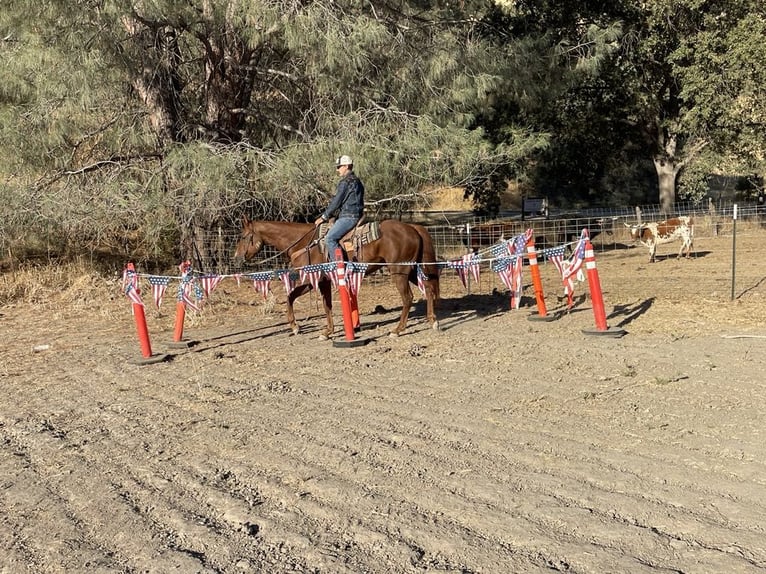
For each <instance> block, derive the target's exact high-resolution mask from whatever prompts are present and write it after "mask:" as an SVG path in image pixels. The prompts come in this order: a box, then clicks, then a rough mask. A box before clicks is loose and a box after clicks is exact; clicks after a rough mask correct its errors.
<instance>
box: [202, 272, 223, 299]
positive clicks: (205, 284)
mask: <svg viewBox="0 0 766 574" xmlns="http://www.w3.org/2000/svg"><path fill="white" fill-rule="evenodd" d="M221 279H223V277H221V276H220V275H205V276H203V277H200V278H199V281H200V283H201V284H202V292H203V293H204V294H205V297H206V298H208V299H209V298H210V295H211V294H212V293H213V291H215V288H216V287H218V284H219V283H220V282H221Z"/></svg>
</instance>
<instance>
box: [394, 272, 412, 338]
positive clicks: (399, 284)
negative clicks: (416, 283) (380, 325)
mask: <svg viewBox="0 0 766 574" xmlns="http://www.w3.org/2000/svg"><path fill="white" fill-rule="evenodd" d="M391 278H392V279H393V281H394V284H395V285H396V288H397V289H398V290H399V295H401V297H402V316H401V317H400V318H399V324H398V325H397V326H396V328H395V329H394V330H393V331H391V334H392V335H394V336H398V335H401V334H402V333H403V332H404V330H405V329H406V328H407V317H409V314H410V308H411V307H412V289H410V281H409V279H408V276H407V274H406V273H395V274H392V275H391Z"/></svg>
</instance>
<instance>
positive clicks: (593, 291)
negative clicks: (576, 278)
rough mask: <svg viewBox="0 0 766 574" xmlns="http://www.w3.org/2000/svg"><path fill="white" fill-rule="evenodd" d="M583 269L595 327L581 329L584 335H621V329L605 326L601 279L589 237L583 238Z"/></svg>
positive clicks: (622, 331)
mask: <svg viewBox="0 0 766 574" xmlns="http://www.w3.org/2000/svg"><path fill="white" fill-rule="evenodd" d="M585 269H586V271H587V273H588V288H589V289H590V299H591V304H592V305H593V315H594V318H595V322H596V329H595V330H591V329H583V333H585V334H586V335H608V336H610V337H622V336H623V335H624V334H625V331H624V330H623V329H614V328H610V327H607V324H606V312H605V311H604V296H603V293H602V292H601V281H600V280H599V278H598V270H597V269H596V256H595V254H594V253H593V245H592V244H591V242H590V239H586V240H585Z"/></svg>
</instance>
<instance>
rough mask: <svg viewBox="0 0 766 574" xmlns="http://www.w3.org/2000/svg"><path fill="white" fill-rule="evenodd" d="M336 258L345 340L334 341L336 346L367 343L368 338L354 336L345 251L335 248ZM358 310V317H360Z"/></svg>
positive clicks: (352, 345) (353, 345)
mask: <svg viewBox="0 0 766 574" xmlns="http://www.w3.org/2000/svg"><path fill="white" fill-rule="evenodd" d="M335 259H336V260H337V262H338V293H339V294H340V304H341V308H342V309H343V331H344V333H345V340H343V341H340V340H338V341H333V343H332V344H333V346H334V347H357V346H360V345H364V344H366V343H367V340H366V339H355V338H354V316H353V307H352V304H351V296H350V295H349V292H348V285H347V284H346V262H345V261H344V260H343V252H342V251H341V250H340V249H336V250H335ZM358 313H359V312H358V310H357V319H358Z"/></svg>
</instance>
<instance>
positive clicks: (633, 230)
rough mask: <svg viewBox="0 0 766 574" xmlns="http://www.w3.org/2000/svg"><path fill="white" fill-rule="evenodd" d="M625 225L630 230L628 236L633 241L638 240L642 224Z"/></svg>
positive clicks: (642, 228) (642, 227)
mask: <svg viewBox="0 0 766 574" xmlns="http://www.w3.org/2000/svg"><path fill="white" fill-rule="evenodd" d="M625 227H627V228H628V229H629V230H630V238H631V239H632V240H633V241H638V240H639V239H641V233H642V232H643V230H644V226H643V225H641V224H637V223H634V224H633V225H631V224H630V223H625Z"/></svg>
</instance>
